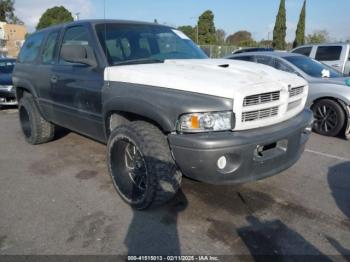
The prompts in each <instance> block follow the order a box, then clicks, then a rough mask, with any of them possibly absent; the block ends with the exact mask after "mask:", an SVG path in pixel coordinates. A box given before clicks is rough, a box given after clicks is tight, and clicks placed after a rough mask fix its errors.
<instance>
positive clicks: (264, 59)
mask: <svg viewBox="0 0 350 262" xmlns="http://www.w3.org/2000/svg"><path fill="white" fill-rule="evenodd" d="M256 62H257V63H259V64H264V65H268V66H273V60H272V58H271V57H268V56H257V57H256Z"/></svg>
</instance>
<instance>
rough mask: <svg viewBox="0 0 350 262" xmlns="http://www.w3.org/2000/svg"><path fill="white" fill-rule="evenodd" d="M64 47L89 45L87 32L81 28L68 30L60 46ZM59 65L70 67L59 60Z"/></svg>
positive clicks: (76, 27)
mask: <svg viewBox="0 0 350 262" xmlns="http://www.w3.org/2000/svg"><path fill="white" fill-rule="evenodd" d="M64 45H83V46H88V45H90V43H89V33H88V30H87V29H86V28H85V27H83V26H75V27H70V28H68V29H67V30H66V32H65V33H64V37H63V42H62V46H64ZM60 64H66V65H70V64H71V63H69V62H66V61H64V60H63V59H61V58H60Z"/></svg>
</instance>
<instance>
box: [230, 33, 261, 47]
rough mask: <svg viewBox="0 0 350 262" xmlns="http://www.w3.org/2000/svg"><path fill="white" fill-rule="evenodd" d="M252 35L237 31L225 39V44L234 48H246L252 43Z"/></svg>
mask: <svg viewBox="0 0 350 262" xmlns="http://www.w3.org/2000/svg"><path fill="white" fill-rule="evenodd" d="M253 41H254V39H253V38H252V33H250V32H248V31H244V30H242V31H238V32H236V33H234V34H232V35H229V36H228V37H227V39H226V42H227V43H228V44H231V45H236V46H242V45H243V46H247V44H248V45H249V43H251V42H253Z"/></svg>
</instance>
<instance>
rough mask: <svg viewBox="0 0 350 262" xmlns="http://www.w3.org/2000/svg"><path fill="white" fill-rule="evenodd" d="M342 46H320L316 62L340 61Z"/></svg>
mask: <svg viewBox="0 0 350 262" xmlns="http://www.w3.org/2000/svg"><path fill="white" fill-rule="evenodd" d="M341 51H342V47H341V46H319V47H318V48H317V52H316V57H315V58H316V60H319V61H335V60H339V59H340V55H341Z"/></svg>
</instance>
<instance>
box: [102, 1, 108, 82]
mask: <svg viewBox="0 0 350 262" xmlns="http://www.w3.org/2000/svg"><path fill="white" fill-rule="evenodd" d="M103 19H104V24H105V33H104V41H105V42H104V48H105V57H106V59H107V63H108V64H109V59H108V53H107V52H108V51H107V20H106V0H103ZM108 67H109V65H108ZM105 70H106V74H107V79H108V81H107V87H109V69H108V68H107V69H105Z"/></svg>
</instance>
